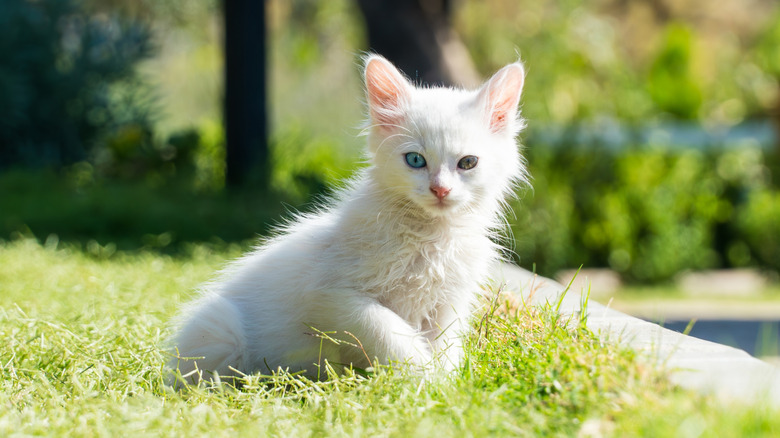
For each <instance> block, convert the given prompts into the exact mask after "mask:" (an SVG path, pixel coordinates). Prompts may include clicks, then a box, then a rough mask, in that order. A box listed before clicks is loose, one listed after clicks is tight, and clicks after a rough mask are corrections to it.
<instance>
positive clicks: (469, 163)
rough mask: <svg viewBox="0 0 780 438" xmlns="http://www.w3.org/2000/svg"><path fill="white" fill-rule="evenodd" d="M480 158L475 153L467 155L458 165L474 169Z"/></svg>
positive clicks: (464, 168) (462, 167)
mask: <svg viewBox="0 0 780 438" xmlns="http://www.w3.org/2000/svg"><path fill="white" fill-rule="evenodd" d="M477 161H479V158H477V157H475V156H474V155H466V156H465V157H463V158H461V159H460V161H458V167H459V168H461V169H463V170H469V169H473V168H474V167H475V166H476V165H477Z"/></svg>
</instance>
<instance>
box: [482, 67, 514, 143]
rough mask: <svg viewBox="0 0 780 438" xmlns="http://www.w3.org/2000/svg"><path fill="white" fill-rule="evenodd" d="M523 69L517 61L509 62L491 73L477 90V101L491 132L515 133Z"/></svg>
mask: <svg viewBox="0 0 780 438" xmlns="http://www.w3.org/2000/svg"><path fill="white" fill-rule="evenodd" d="M524 81H525V70H524V69H523V65H522V64H520V63H519V62H516V63H514V64H509V65H507V66H506V67H504V68H502V69H501V70H499V71H498V72H497V73H496V74H494V75H493V77H492V78H490V80H489V81H488V82H487V83H486V84H485V85H483V86H482V89H481V90H480V91H479V96H478V101H479V104H480V105H482V108H484V111H485V114H486V120H487V123H488V126H489V127H490V131H491V132H493V133H496V134H498V133H508V132H511V133H512V135H514V134H517V130H518V129H519V128H520V125H519V124H518V123H517V105H518V104H519V103H520V93H521V92H522V91H523V82H524Z"/></svg>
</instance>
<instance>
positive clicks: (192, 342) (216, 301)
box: [168, 294, 246, 384]
mask: <svg viewBox="0 0 780 438" xmlns="http://www.w3.org/2000/svg"><path fill="white" fill-rule="evenodd" d="M185 310H186V311H185V312H184V313H183V315H186V318H185V319H183V322H182V324H180V325H179V329H178V331H177V334H176V336H175V338H174V340H173V342H172V345H173V347H174V353H175V355H174V357H173V358H172V359H171V361H170V362H169V364H168V365H169V366H170V368H171V370H172V371H173V373H174V374H172V375H171V376H170V377H169V383H171V384H174V383H175V382H176V381H177V380H178V378H177V376H179V375H180V376H182V377H183V378H184V380H185V381H186V382H188V383H197V382H199V381H200V380H217V376H219V377H221V378H222V377H226V376H230V377H235V376H236V372H235V371H234V370H241V371H246V370H244V358H245V351H246V350H245V345H246V344H245V341H244V330H243V327H242V324H241V321H242V319H243V318H242V317H241V312H240V311H239V309H238V308H237V307H236V306H235V305H234V304H233V303H231V302H230V301H229V300H227V299H226V298H224V297H222V296H220V295H217V294H209V295H205V296H203V297H202V298H201V299H200V300H197V301H196V302H195V303H193V304H192V305H191V307H188V308H187V309H185ZM177 369H178V371H179V373H180V374H178V375H177V374H175V372H176V370H177Z"/></svg>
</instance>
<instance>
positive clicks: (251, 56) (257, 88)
mask: <svg viewBox="0 0 780 438" xmlns="http://www.w3.org/2000/svg"><path fill="white" fill-rule="evenodd" d="M223 10H224V18H225V102H224V104H225V107H224V119H225V139H226V142H227V147H226V154H227V157H226V161H227V162H226V165H227V167H226V175H225V176H226V179H227V183H228V185H230V186H237V185H241V184H244V183H246V182H247V181H249V180H251V181H252V182H256V183H260V184H264V185H265V184H266V183H267V181H268V173H269V170H270V169H269V166H268V140H267V118H266V84H265V79H266V74H265V63H266V58H265V56H266V47H265V1H264V0H223ZM250 176H251V178H250Z"/></svg>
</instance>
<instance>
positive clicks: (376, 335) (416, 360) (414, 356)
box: [322, 291, 431, 367]
mask: <svg viewBox="0 0 780 438" xmlns="http://www.w3.org/2000/svg"><path fill="white" fill-rule="evenodd" d="M342 294H343V292H340V293H339V295H342ZM323 301H324V303H329V302H332V303H333V304H334V305H333V306H328V307H329V308H328V309H322V310H323V311H325V312H328V314H329V315H331V316H332V317H333V318H332V319H331V321H329V323H328V324H332V327H334V328H335V327H343V328H345V329H346V330H347V331H349V332H350V333H352V334H353V335H355V337H357V339H358V340H359V341H360V343H361V344H362V346H363V349H364V350H365V354H366V355H367V356H368V358H369V359H370V360H372V361H373V360H374V359H379V361H380V363H383V364H387V363H389V362H391V361H399V362H407V361H408V362H409V363H410V364H412V365H415V366H420V367H425V366H427V365H429V364H430V362H431V345H430V342H429V341H428V339H427V338H426V337H425V336H423V335H422V334H421V333H420V332H419V331H418V330H416V329H415V328H413V327H412V326H411V325H409V323H407V322H406V321H405V320H404V319H403V318H401V317H400V316H398V314H396V313H395V312H393V311H392V310H390V309H389V308H388V307H386V306H384V305H382V304H381V303H380V302H378V301H377V300H375V299H374V298H371V297H367V296H365V295H363V294H362V293H360V292H357V291H354V292H349V293H348V296H341V297H338V299H337V300H323ZM324 303H323V304H324ZM322 329H324V330H325V329H328V328H327V327H322ZM362 354H363V353H362V352H361V353H360V355H361V356H362Z"/></svg>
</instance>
